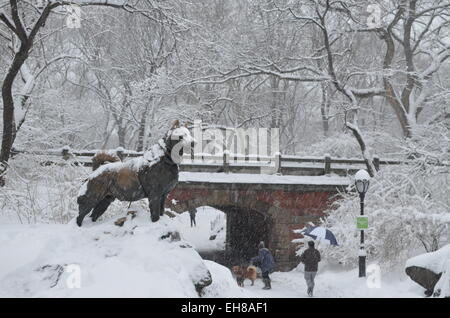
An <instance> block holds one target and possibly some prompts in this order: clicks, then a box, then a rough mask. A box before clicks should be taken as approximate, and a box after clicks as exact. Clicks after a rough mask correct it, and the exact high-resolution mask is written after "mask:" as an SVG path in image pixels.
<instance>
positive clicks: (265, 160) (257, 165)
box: [13, 147, 403, 175]
mask: <svg viewBox="0 0 450 318" xmlns="http://www.w3.org/2000/svg"><path fill="white" fill-rule="evenodd" d="M99 151H104V150H74V149H70V148H69V147H63V148H61V149H56V150H45V151H42V150H37V151H25V150H14V151H13V155H16V154H20V153H26V154H33V155H38V156H43V157H44V158H43V161H42V164H44V165H52V164H61V160H60V158H62V159H63V160H64V161H69V160H70V162H71V163H72V164H75V165H80V166H86V167H90V166H92V157H93V156H94V155H95V154H96V153H98V152H99ZM107 152H108V153H113V154H116V155H117V156H118V157H119V158H120V159H121V160H125V159H127V158H135V157H139V156H142V155H143V152H138V151H132V150H125V149H123V148H117V149H114V150H109V151H107ZM62 163H64V162H62ZM401 163H403V162H402V161H400V160H395V159H380V158H379V157H377V156H374V157H373V164H374V167H375V168H376V169H377V170H379V169H380V167H381V166H382V165H398V164H401ZM267 167H273V169H269V170H267V169H266V170H264V168H267ZM364 167H365V162H364V160H362V159H358V158H350V159H346V158H332V157H331V156H329V155H325V156H323V157H313V156H309V157H299V156H294V155H283V154H280V153H276V154H275V155H273V156H259V155H243V154H234V153H229V152H227V151H225V152H223V153H219V154H208V153H195V154H194V153H193V152H191V153H187V154H184V155H183V157H182V162H181V164H180V169H181V170H182V171H191V172H225V173H227V172H234V173H264V172H262V171H263V170H264V171H271V172H270V173H278V174H285V175H326V174H330V173H335V174H338V175H347V174H352V173H355V172H356V171H357V170H359V169H361V168H364Z"/></svg>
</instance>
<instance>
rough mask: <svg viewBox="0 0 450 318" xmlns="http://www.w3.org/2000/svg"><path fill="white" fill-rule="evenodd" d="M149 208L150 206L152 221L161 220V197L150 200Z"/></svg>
mask: <svg viewBox="0 0 450 318" xmlns="http://www.w3.org/2000/svg"><path fill="white" fill-rule="evenodd" d="M148 206H149V208H150V215H151V219H152V222H157V221H158V220H159V216H160V211H159V210H160V209H161V204H160V201H159V199H156V200H153V201H150V200H149V204H148Z"/></svg>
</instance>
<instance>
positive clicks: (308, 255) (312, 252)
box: [300, 241, 320, 297]
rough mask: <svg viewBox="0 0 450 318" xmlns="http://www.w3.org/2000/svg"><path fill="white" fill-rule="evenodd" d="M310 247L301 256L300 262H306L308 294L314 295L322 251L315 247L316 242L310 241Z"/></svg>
mask: <svg viewBox="0 0 450 318" xmlns="http://www.w3.org/2000/svg"><path fill="white" fill-rule="evenodd" d="M308 246H309V247H308V249H306V251H304V252H303V253H302V255H301V256H300V262H301V263H303V264H305V280H306V285H307V286H308V290H307V292H308V296H310V297H312V296H313V290H314V278H315V277H316V274H317V269H318V264H319V262H320V253H319V251H318V250H316V249H315V248H314V242H313V241H309V242H308Z"/></svg>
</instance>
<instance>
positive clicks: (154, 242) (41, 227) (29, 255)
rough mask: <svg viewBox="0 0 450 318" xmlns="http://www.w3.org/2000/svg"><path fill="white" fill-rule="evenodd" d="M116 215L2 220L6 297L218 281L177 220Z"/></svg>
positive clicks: (146, 292) (175, 288) (0, 270)
mask: <svg viewBox="0 0 450 318" xmlns="http://www.w3.org/2000/svg"><path fill="white" fill-rule="evenodd" d="M116 218H117V217H116ZM116 218H114V219H109V220H105V221H102V222H96V223H92V222H89V221H90V220H86V224H85V226H84V227H82V228H79V227H78V226H76V224H74V223H73V222H71V223H69V224H66V225H49V224H37V225H0V255H3V257H2V261H1V262H0V286H1V288H0V297H198V296H199V295H202V294H203V293H204V292H203V290H204V288H205V287H206V286H209V285H211V284H212V276H211V273H210V271H209V269H208V267H207V266H206V264H205V262H204V261H203V260H202V258H201V257H200V255H199V254H198V253H197V252H196V251H195V250H194V249H193V248H192V247H191V246H190V244H189V243H187V242H186V241H184V240H183V239H182V238H181V237H180V235H179V234H178V233H177V228H176V227H175V226H174V221H173V219H171V218H169V217H167V216H163V217H162V218H161V219H160V221H159V222H156V223H152V222H150V216H149V214H148V213H146V212H145V211H142V212H139V213H138V215H137V216H136V217H135V218H133V219H131V218H129V219H127V221H126V222H125V223H124V224H123V226H120V227H119V226H116V225H114V221H115V219H116Z"/></svg>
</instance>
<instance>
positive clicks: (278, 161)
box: [275, 152, 281, 174]
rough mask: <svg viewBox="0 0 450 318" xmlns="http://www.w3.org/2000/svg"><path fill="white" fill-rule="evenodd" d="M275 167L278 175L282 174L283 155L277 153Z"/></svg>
mask: <svg viewBox="0 0 450 318" xmlns="http://www.w3.org/2000/svg"><path fill="white" fill-rule="evenodd" d="M275 165H276V167H277V174H281V153H280V152H276V153H275Z"/></svg>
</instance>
